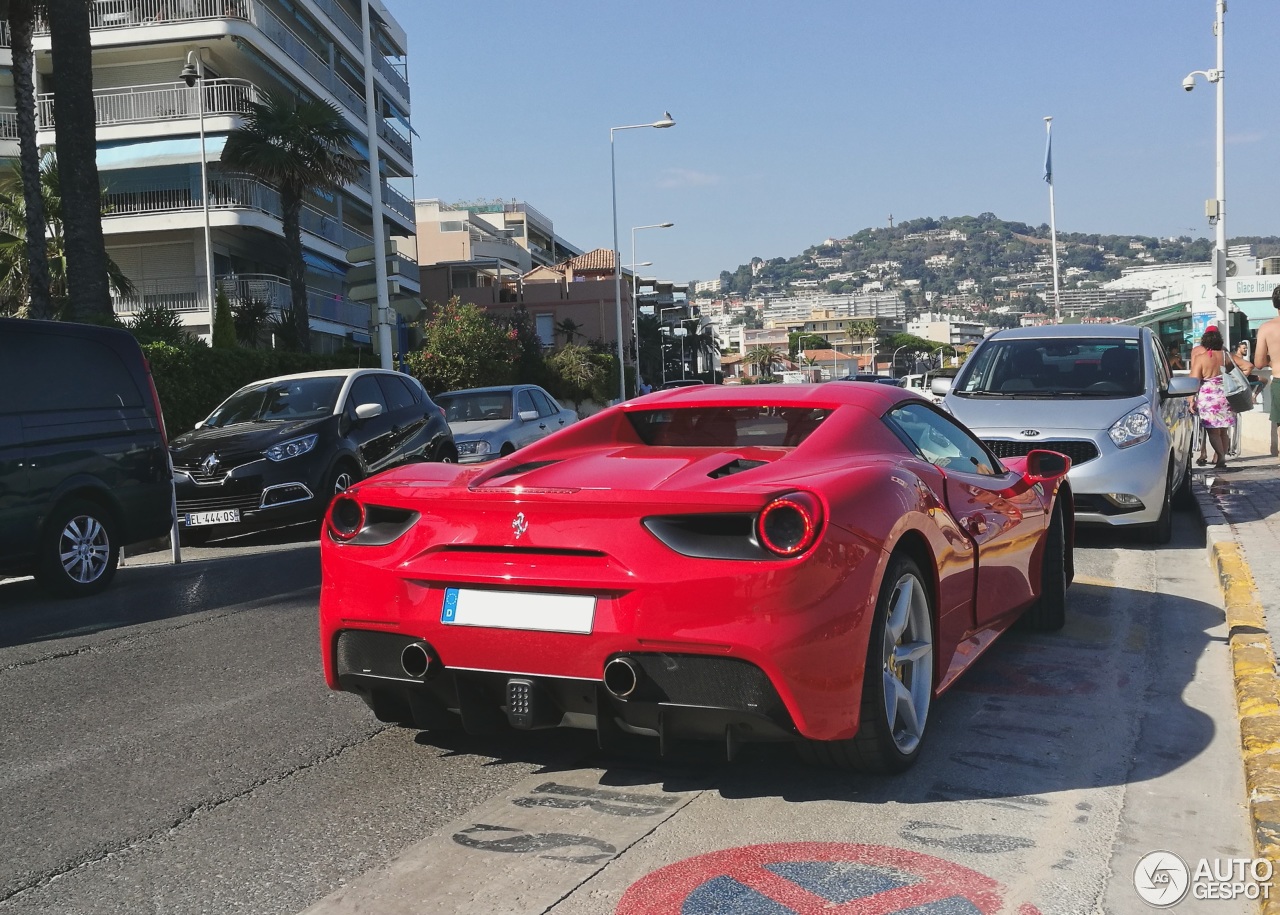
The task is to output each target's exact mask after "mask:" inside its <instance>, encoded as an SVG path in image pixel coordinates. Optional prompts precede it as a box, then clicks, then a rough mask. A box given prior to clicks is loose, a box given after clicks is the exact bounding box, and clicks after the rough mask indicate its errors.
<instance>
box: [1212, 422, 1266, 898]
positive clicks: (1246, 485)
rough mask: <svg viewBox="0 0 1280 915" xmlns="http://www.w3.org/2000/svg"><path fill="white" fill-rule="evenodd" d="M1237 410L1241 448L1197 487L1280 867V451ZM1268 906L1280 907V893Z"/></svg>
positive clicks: (1254, 773) (1259, 837)
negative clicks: (1279, 647) (1278, 649)
mask: <svg viewBox="0 0 1280 915" xmlns="http://www.w3.org/2000/svg"><path fill="white" fill-rule="evenodd" d="M1238 418H1239V419H1240V420H1241V435H1240V453H1239V454H1238V455H1237V456H1235V457H1233V458H1231V459H1230V460H1229V461H1228V465H1229V466H1228V469H1227V470H1225V471H1222V472H1216V471H1212V470H1210V471H1206V472H1201V473H1198V474H1197V477H1198V483H1199V485H1198V486H1197V488H1196V495H1197V500H1198V501H1199V503H1200V509H1201V511H1202V512H1203V514H1204V519H1205V527H1206V543H1207V546H1208V551H1209V563H1210V566H1211V568H1212V569H1213V570H1214V572H1215V573H1216V575H1217V577H1218V583H1219V585H1220V587H1221V589H1222V596H1223V604H1224V607H1225V609H1226V616H1227V625H1228V628H1229V631H1230V648H1231V659H1232V667H1233V672H1234V676H1235V687H1236V708H1237V712H1238V714H1239V717H1240V741H1241V743H1240V746H1241V752H1242V755H1243V758H1244V768H1245V788H1246V791H1247V795H1248V804H1249V812H1250V816H1251V820H1252V823H1251V826H1252V829H1253V840H1254V846H1255V848H1256V853H1257V855H1258V856H1259V857H1264V858H1267V859H1268V860H1270V861H1271V862H1272V864H1273V865H1275V866H1276V867H1277V868H1278V869H1280V675H1278V674H1277V667H1276V655H1275V647H1274V646H1275V645H1276V644H1277V638H1280V458H1277V457H1275V456H1274V455H1275V449H1276V430H1275V427H1274V426H1273V425H1272V424H1271V423H1270V421H1269V420H1268V416H1267V414H1266V413H1264V412H1262V411H1255V412H1252V413H1245V414H1242V415H1241V416H1240V417H1238ZM1262 911H1263V913H1264V915H1280V898H1276V897H1275V896H1273V897H1272V898H1271V899H1270V900H1269V901H1268V902H1266V903H1264V904H1263V907H1262Z"/></svg>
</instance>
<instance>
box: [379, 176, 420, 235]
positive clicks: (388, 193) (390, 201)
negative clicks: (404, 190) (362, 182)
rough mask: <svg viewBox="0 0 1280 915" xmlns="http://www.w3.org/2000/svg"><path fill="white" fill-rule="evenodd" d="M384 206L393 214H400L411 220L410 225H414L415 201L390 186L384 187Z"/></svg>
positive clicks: (385, 185)
mask: <svg viewBox="0 0 1280 915" xmlns="http://www.w3.org/2000/svg"><path fill="white" fill-rule="evenodd" d="M382 204H383V206H385V207H386V208H387V209H388V210H391V211H392V212H393V213H399V214H400V215H401V216H403V217H404V218H405V219H407V220H409V224H410V225H413V224H414V220H415V216H414V212H413V201H412V200H410V199H409V198H408V197H406V196H404V194H401V193H400V192H399V191H397V190H396V189H395V188H393V187H392V186H391V185H389V184H384V185H382Z"/></svg>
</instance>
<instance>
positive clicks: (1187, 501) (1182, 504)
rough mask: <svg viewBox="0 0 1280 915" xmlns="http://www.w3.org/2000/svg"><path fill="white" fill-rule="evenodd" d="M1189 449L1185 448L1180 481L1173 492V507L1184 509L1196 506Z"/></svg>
mask: <svg viewBox="0 0 1280 915" xmlns="http://www.w3.org/2000/svg"><path fill="white" fill-rule="evenodd" d="M1191 476H1192V475H1191V449H1190V448H1188V449H1187V463H1186V467H1184V468H1183V471H1182V482H1181V483H1180V484H1178V488H1177V489H1176V490H1174V493H1173V507H1174V508H1176V509H1178V510H1180V511H1186V510H1188V509H1192V508H1195V507H1196V494H1195V492H1194V491H1193V490H1192V488H1191Z"/></svg>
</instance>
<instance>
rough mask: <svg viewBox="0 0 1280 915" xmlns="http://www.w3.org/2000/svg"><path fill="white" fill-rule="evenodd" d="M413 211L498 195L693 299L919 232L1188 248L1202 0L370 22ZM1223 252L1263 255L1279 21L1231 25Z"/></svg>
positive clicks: (1275, 124) (1273, 13) (1272, 209)
mask: <svg viewBox="0 0 1280 915" xmlns="http://www.w3.org/2000/svg"><path fill="white" fill-rule="evenodd" d="M387 2H388V5H389V8H390V9H391V11H392V13H393V14H394V15H395V16H396V17H397V18H398V19H399V20H400V22H401V23H402V24H403V25H404V27H405V29H406V31H407V32H408V35H409V61H410V74H409V75H410V82H411V84H412V91H413V122H414V126H415V129H416V130H417V131H418V133H419V134H420V138H419V139H418V141H417V144H416V148H415V164H416V167H417V178H416V180H415V183H414V194H415V196H417V197H438V198H441V199H443V200H446V201H460V200H475V199H479V198H485V199H492V198H505V199H508V200H510V199H513V198H514V199H517V200H520V201H523V202H526V203H529V204H531V205H532V206H534V207H536V208H537V209H538V210H540V211H542V212H543V213H545V214H546V215H547V216H549V217H550V218H551V219H552V220H553V222H554V223H555V227H556V231H557V232H558V233H559V234H560V235H562V236H563V237H565V238H566V239H568V240H569V241H570V242H572V243H573V244H576V245H578V246H580V247H582V248H584V249H591V248H596V247H604V248H608V247H609V246H610V244H611V241H612V231H613V230H612V219H611V213H612V210H611V205H610V196H609V195H610V167H609V129H610V128H611V127H618V126H622V125H629V124H641V123H647V122H651V121H653V120H656V119H658V118H660V117H662V113H663V111H670V112H671V113H672V115H673V117H674V118H675V119H676V121H677V125H676V126H675V127H673V128H671V129H670V130H649V129H645V130H629V131H622V132H618V133H615V135H614V136H615V144H616V154H617V185H618V230H619V245H620V249H621V251H622V257H623V262H624V263H627V262H629V261H630V258H631V227H633V226H640V225H646V224H650V223H660V222H667V221H670V222H674V223H675V227H674V228H671V229H665V230H662V229H652V230H646V231H642V232H639V233H636V245H637V251H636V259H637V260H639V261H653V263H654V266H653V267H652V268H648V270H647V271H646V272H648V273H652V274H654V275H657V276H660V277H663V278H665V279H671V280H676V281H686V280H694V279H708V278H711V277H714V276H717V275H718V274H719V272H720V271H721V270H733V269H735V268H736V267H737V266H738V265H739V264H743V263H746V262H747V261H749V260H750V259H751V258H752V257H756V256H759V257H764V258H772V257H790V256H792V255H795V254H799V253H800V252H801V251H802V250H803V249H804V248H806V247H808V246H810V245H812V244H816V243H818V242H820V241H822V240H823V239H824V238H827V237H830V236H835V237H840V236H846V235H849V234H851V233H853V232H856V231H858V230H860V229H862V228H865V227H867V226H883V225H887V222H888V217H889V215H890V214H892V215H893V217H894V220H895V222H898V221H901V220H905V219H914V218H919V217H922V216H934V217H939V216H961V215H977V214H979V213H982V212H992V213H995V214H996V215H997V216H999V217H1001V218H1003V219H1008V220H1014V221H1020V222H1026V223H1029V224H1032V225H1039V224H1042V223H1048V221H1049V204H1048V189H1047V186H1046V185H1045V183H1044V182H1043V180H1042V171H1043V162H1044V122H1043V121H1042V118H1043V117H1044V116H1045V115H1052V116H1053V117H1054V122H1053V148H1054V156H1053V158H1054V193H1055V203H1056V214H1057V226H1058V230H1059V231H1060V232H1102V233H1133V234H1141V235H1160V236H1164V235H1192V236H1195V235H1203V236H1205V237H1212V232H1213V230H1212V229H1211V228H1210V226H1209V225H1208V222H1207V220H1206V219H1205V218H1204V201H1205V199H1206V198H1210V197H1213V196H1214V150H1215V134H1214V123H1215V121H1214V119H1215V90H1214V88H1213V87H1212V86H1210V85H1209V84H1208V83H1205V82H1204V81H1203V80H1201V81H1200V83H1199V85H1198V86H1197V88H1196V90H1195V91H1194V92H1191V93H1187V92H1184V91H1183V89H1182V86H1181V84H1182V79H1183V77H1185V76H1186V75H1187V73H1189V72H1190V71H1192V70H1197V69H1211V68H1213V67H1214V66H1215V63H1216V53H1217V52H1216V46H1215V40H1214V37H1213V21H1214V15H1215V6H1214V0H1108V2H1103V0H1053V2H1050V0H882V2H870V0H798V2H791V3H780V2H768V3H767V2H762V0H738V2H729V0H631V2H622V3H620V2H614V0H553V2H550V3H530V2H527V0H462V2H457V3H451V4H449V3H436V2H421V0H387ZM1224 70H1225V72H1226V74H1227V75H1226V82H1225V86H1226V104H1225V110H1226V124H1227V131H1226V132H1227V147H1226V163H1227V233H1228V235H1229V236H1230V237H1235V236H1240V235H1280V155H1278V154H1277V153H1278V152H1280V149H1278V146H1280V2H1277V0H1230V9H1229V11H1228V13H1227V15H1226V29H1225V66H1224Z"/></svg>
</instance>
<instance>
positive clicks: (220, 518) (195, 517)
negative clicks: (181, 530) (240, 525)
mask: <svg viewBox="0 0 1280 915" xmlns="http://www.w3.org/2000/svg"><path fill="white" fill-rule="evenodd" d="M239 520H240V509H238V508H226V509H223V510H222V511H218V512H190V513H189V514H188V515H187V517H186V523H187V527H199V526H200V525H202V524H235V523H236V522H238V521H239Z"/></svg>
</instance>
